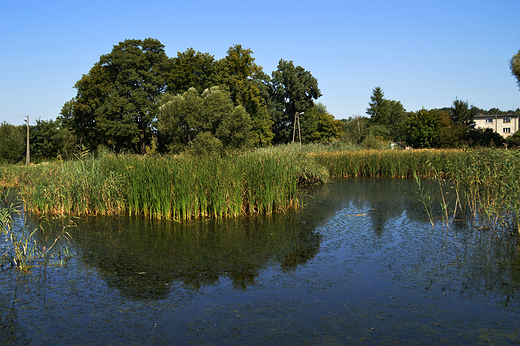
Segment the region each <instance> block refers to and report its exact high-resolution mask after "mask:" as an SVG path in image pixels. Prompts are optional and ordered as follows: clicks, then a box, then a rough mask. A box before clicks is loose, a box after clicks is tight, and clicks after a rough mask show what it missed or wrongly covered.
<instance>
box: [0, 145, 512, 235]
mask: <svg viewBox="0 0 520 346" xmlns="http://www.w3.org/2000/svg"><path fill="white" fill-rule="evenodd" d="M519 163H520V154H519V153H518V151H516V150H502V149H500V150H495V149H479V150H475V149H470V150H334V148H330V147H327V146H323V148H319V147H316V146H312V147H305V146H304V147H303V148H300V147H299V146H280V147H276V148H270V149H261V150H256V151H253V152H241V153H237V154H234V155H227V156H225V157H218V156H212V157H208V156H206V157H189V156H180V157H161V156H136V155H115V154H111V153H107V152H102V153H99V154H98V155H96V156H94V155H92V154H90V153H87V152H84V153H83V154H82V155H81V156H79V157H78V158H77V159H76V160H73V161H66V162H54V163H48V164H45V165H37V166H32V167H29V168H25V167H20V166H7V167H3V168H0V185H11V186H12V185H17V186H18V187H19V191H20V195H21V197H22V198H23V202H24V205H25V207H26V208H27V210H29V211H30V212H32V213H35V214H40V215H54V214H60V215H80V216H81V215H121V214H126V215H142V216H145V217H149V218H160V219H168V220H188V219H197V218H205V217H217V218H220V217H233V216H238V215H252V214H256V213H262V214H270V213H273V212H283V211H284V210H287V209H288V208H297V207H298V205H299V188H300V187H301V186H303V185H305V184H310V183H313V184H314V183H323V182H326V181H327V180H328V179H329V177H388V178H414V177H417V178H433V179H437V180H438V182H439V187H440V191H442V189H443V187H444V188H446V189H447V188H448V185H449V186H450V188H452V187H454V188H456V189H458V187H460V186H464V191H465V193H464V195H461V196H460V198H459V200H458V202H459V203H460V208H462V207H463V206H465V207H466V209H467V211H468V213H467V214H468V215H473V216H474V217H475V218H476V217H477V215H478V221H479V222H480V223H481V224H482V223H484V224H485V226H486V227H492V228H493V227H495V228H496V227H506V228H507V229H515V230H517V231H518V229H519V226H518V218H519V216H520V184H518V181H517V177H518V176H519V173H520V172H519V169H520V164H519ZM458 191H459V190H457V193H458ZM423 197H424V196H423ZM451 207H452V208H453V207H454V206H451ZM456 207H458V206H455V208H456ZM445 209H446V214H447V213H448V210H447V209H448V207H447V206H445Z"/></svg>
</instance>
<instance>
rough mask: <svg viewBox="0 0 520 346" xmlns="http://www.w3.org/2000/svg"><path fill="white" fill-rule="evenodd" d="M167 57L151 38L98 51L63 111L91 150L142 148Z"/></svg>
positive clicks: (154, 114)
mask: <svg viewBox="0 0 520 346" xmlns="http://www.w3.org/2000/svg"><path fill="white" fill-rule="evenodd" d="M167 67H168V58H167V56H166V54H165V52H164V46H163V45H162V44H161V43H160V42H159V41H158V40H155V39H151V38H147V39H145V40H125V41H123V42H119V44H117V45H115V46H114V48H113V49H112V52H111V53H109V54H106V55H102V56H101V57H100V59H99V62H97V63H96V64H94V67H92V69H91V70H90V71H89V73H88V74H87V75H83V77H82V78H81V79H80V80H79V81H78V82H77V83H76V85H75V87H76V89H77V90H78V93H77V95H76V97H75V98H74V99H73V100H71V101H70V103H69V104H66V105H65V106H64V107H67V108H66V109H64V110H62V115H64V116H65V118H66V120H67V121H66V123H67V124H68V125H69V126H71V127H72V128H73V129H74V131H75V133H76V135H77V136H78V137H79V138H80V141H83V140H84V141H85V143H86V144H87V145H88V146H90V147H91V148H92V149H95V147H97V146H98V145H99V144H104V145H106V146H108V147H109V148H112V149H114V150H116V151H120V150H130V151H134V152H141V153H144V152H145V148H146V145H147V144H149V143H150V142H151V139H152V126H153V124H154V121H155V118H156V117H157V102H156V101H157V99H158V98H159V96H160V95H161V94H162V93H163V92H164V91H165V88H166V80H167V78H166V77H167Z"/></svg>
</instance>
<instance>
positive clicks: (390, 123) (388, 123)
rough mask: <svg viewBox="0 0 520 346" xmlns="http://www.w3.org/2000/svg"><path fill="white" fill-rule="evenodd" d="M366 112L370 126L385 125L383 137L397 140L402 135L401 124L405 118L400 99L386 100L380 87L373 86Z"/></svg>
mask: <svg viewBox="0 0 520 346" xmlns="http://www.w3.org/2000/svg"><path fill="white" fill-rule="evenodd" d="M368 105H369V107H368V108H367V110H366V113H367V114H368V115H370V126H371V127H381V126H383V127H385V128H386V131H383V132H384V133H386V134H385V136H384V137H386V138H385V139H392V140H395V141H399V140H400V139H401V135H402V124H403V122H404V120H405V119H406V110H405V109H404V107H403V105H402V104H401V102H400V101H395V100H387V99H385V98H384V93H383V90H382V89H381V87H375V88H374V89H373V90H372V95H371V96H370V102H369V104H368Z"/></svg>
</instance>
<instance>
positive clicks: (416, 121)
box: [403, 108, 442, 148]
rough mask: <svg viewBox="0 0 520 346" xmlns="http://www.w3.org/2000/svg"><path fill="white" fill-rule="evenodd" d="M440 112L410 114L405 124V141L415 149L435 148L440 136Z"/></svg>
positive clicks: (425, 111) (426, 111) (422, 111)
mask: <svg viewBox="0 0 520 346" xmlns="http://www.w3.org/2000/svg"><path fill="white" fill-rule="evenodd" d="M440 112H442V111H439V110H436V109H432V110H426V109H424V108H423V109H421V110H420V111H418V112H410V114H409V115H408V117H407V118H406V121H405V124H404V134H403V140H404V142H405V143H406V144H407V145H410V146H411V147H413V148H435V147H436V146H437V144H438V140H439V135H440V130H441V126H440V117H439V115H440Z"/></svg>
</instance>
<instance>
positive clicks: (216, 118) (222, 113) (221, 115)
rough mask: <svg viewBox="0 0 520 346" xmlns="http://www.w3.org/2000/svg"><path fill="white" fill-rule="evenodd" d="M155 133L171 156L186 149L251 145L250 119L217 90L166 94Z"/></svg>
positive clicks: (200, 150)
mask: <svg viewBox="0 0 520 346" xmlns="http://www.w3.org/2000/svg"><path fill="white" fill-rule="evenodd" d="M157 129H158V131H159V133H160V134H161V139H162V145H163V146H165V147H166V148H167V149H168V150H169V151H170V152H172V153H180V152H182V151H184V150H186V149H188V148H195V149H194V150H196V151H197V152H199V153H200V152H202V151H204V147H205V148H206V149H205V150H206V151H209V152H213V151H217V152H218V151H220V150H221V149H225V148H231V149H237V148H241V147H245V146H248V145H249V144H250V135H249V132H250V130H251V119H250V117H249V114H247V112H246V111H245V109H244V107H242V106H234V105H233V103H232V101H231V99H230V96H229V93H228V92H226V91H223V90H220V89H219V88H218V87H212V88H210V89H206V90H205V91H204V92H203V93H202V94H200V93H199V92H198V91H197V89H195V88H190V89H189V90H188V91H186V92H185V93H184V94H182V95H181V94H177V95H173V94H169V93H167V94H165V95H164V96H163V98H162V100H161V102H160V107H159V119H158V123H157Z"/></svg>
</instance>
